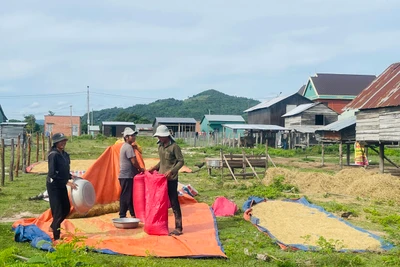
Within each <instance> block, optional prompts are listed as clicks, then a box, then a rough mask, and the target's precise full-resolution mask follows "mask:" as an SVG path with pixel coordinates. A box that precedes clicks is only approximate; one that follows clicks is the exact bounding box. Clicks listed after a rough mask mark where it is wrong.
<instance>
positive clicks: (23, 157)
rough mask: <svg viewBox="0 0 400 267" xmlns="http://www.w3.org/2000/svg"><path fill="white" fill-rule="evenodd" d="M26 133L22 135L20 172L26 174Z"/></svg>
mask: <svg viewBox="0 0 400 267" xmlns="http://www.w3.org/2000/svg"><path fill="white" fill-rule="evenodd" d="M26 150H27V145H26V133H24V134H23V135H22V171H23V172H24V173H26Z"/></svg>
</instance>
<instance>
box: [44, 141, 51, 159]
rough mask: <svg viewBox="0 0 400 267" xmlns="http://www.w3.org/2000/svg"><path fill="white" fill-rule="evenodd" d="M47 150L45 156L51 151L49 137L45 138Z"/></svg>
mask: <svg viewBox="0 0 400 267" xmlns="http://www.w3.org/2000/svg"><path fill="white" fill-rule="evenodd" d="M47 148H48V149H47V153H46V155H48V154H49V153H50V150H51V136H50V135H49V136H48V137H47ZM46 158H47V157H46ZM46 158H45V160H46Z"/></svg>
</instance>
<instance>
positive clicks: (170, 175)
mask: <svg viewBox="0 0 400 267" xmlns="http://www.w3.org/2000/svg"><path fill="white" fill-rule="evenodd" d="M164 175H165V177H166V178H167V180H170V179H171V177H172V172H171V171H167V172H166V173H164Z"/></svg>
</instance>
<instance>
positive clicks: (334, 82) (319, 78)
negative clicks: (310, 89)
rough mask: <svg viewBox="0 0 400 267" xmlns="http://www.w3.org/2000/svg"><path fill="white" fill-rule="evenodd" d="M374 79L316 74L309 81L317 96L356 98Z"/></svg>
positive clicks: (372, 77) (364, 76)
mask: <svg viewBox="0 0 400 267" xmlns="http://www.w3.org/2000/svg"><path fill="white" fill-rule="evenodd" d="M375 78H376V76H375V75H356V74H334V73H317V74H315V76H311V77H310V80H311V81H312V83H313V84H314V86H315V90H316V91H317V92H318V95H354V96H356V95H358V94H359V93H360V92H361V91H362V90H364V88H366V87H367V86H368V85H369V84H370V83H371V82H372V81H373V80H374V79H375Z"/></svg>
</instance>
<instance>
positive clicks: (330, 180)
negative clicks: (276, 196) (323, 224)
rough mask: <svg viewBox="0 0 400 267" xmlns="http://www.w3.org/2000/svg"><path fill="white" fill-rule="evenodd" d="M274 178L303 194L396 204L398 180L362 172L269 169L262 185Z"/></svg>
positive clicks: (357, 170) (365, 171)
mask: <svg viewBox="0 0 400 267" xmlns="http://www.w3.org/2000/svg"><path fill="white" fill-rule="evenodd" d="M277 176H283V177H284V178H285V180H284V182H285V183H287V184H292V185H294V186H296V187H297V188H298V189H299V190H300V193H303V194H318V193H332V194H342V195H348V196H354V197H364V198H371V199H375V200H381V201H395V202H397V203H400V179H399V178H398V177H396V176H392V175H390V174H381V173H377V172H372V171H368V170H365V169H363V168H359V169H345V170H341V171H340V172H338V173H336V174H334V175H330V174H326V173H320V172H300V171H296V170H289V169H285V168H269V169H268V170H267V172H266V175H265V178H264V179H263V183H264V184H265V185H270V184H271V183H272V182H273V179H274V178H275V177H277Z"/></svg>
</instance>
